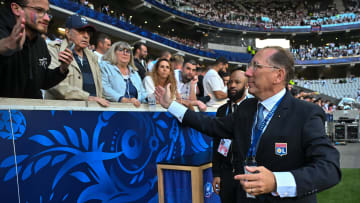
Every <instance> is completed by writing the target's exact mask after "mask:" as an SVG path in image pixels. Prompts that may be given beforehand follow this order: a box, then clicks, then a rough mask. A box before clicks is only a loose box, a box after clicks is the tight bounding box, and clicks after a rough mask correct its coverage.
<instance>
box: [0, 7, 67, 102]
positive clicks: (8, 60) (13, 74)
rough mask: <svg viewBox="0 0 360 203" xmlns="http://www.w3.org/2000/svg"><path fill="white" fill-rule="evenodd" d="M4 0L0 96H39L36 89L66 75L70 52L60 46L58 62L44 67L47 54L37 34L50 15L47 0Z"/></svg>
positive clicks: (43, 30) (44, 29) (0, 18)
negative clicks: (51, 66) (50, 67)
mask: <svg viewBox="0 0 360 203" xmlns="http://www.w3.org/2000/svg"><path fill="white" fill-rule="evenodd" d="M5 2H6V5H5V7H3V8H1V12H0V86H1V87H0V97H15V98H33V99H40V98H42V93H41V91H40V89H48V88H51V87H53V86H54V85H56V84H58V83H59V82H61V81H62V80H64V79H65V78H66V75H67V74H68V72H69V71H68V66H69V64H70V63H71V61H72V60H73V56H72V54H71V51H70V50H68V49H66V50H64V49H63V50H62V51H61V52H60V51H59V52H58V58H59V60H60V61H61V63H60V62H59V63H58V64H57V66H54V67H53V70H52V69H49V68H48V66H49V64H50V61H51V58H50V55H49V51H48V49H47V47H46V43H45V41H44V39H43V38H42V37H41V34H46V33H47V30H48V24H49V22H50V19H51V15H50V14H49V2H48V1H47V0H41V1H35V0H9V1H5ZM35 6H36V8H38V9H34V7H35ZM29 16H33V17H35V19H33V18H30V17H29Z"/></svg>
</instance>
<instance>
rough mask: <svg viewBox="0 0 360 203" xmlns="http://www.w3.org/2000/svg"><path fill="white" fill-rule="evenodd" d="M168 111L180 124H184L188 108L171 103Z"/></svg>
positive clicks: (174, 102)
mask: <svg viewBox="0 0 360 203" xmlns="http://www.w3.org/2000/svg"><path fill="white" fill-rule="evenodd" d="M168 111H169V113H170V114H171V115H173V116H175V118H177V119H178V120H179V121H180V122H182V120H183V118H184V115H185V112H186V111H187V108H186V107H185V106H183V105H182V104H179V103H178V102H176V101H173V102H171V104H170V106H169V108H168Z"/></svg>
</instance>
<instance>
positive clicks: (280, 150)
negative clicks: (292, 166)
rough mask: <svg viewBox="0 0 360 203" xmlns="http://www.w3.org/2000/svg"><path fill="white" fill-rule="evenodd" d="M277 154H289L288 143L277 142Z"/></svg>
mask: <svg viewBox="0 0 360 203" xmlns="http://www.w3.org/2000/svg"><path fill="white" fill-rule="evenodd" d="M275 154H276V155H278V156H285V155H287V143H275Z"/></svg>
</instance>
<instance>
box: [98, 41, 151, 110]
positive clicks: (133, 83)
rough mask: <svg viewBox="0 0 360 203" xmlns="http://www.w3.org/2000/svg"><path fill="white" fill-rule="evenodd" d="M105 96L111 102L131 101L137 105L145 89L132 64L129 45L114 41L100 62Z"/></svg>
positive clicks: (142, 100) (143, 99) (141, 100)
mask: <svg viewBox="0 0 360 203" xmlns="http://www.w3.org/2000/svg"><path fill="white" fill-rule="evenodd" d="M100 67H101V73H102V84H103V87H104V95H105V98H106V99H108V100H109V101H113V102H122V103H132V104H134V106H136V107H139V106H140V103H141V102H144V101H145V98H146V91H145V88H144V86H143V84H142V81H141V78H140V76H139V74H138V72H137V69H136V67H135V65H134V60H133V55H132V53H131V47H130V45H129V44H128V43H126V42H121V41H120V42H116V43H115V44H114V45H112V47H111V48H110V49H109V51H108V52H106V54H105V55H104V57H103V61H102V62H101V63H100Z"/></svg>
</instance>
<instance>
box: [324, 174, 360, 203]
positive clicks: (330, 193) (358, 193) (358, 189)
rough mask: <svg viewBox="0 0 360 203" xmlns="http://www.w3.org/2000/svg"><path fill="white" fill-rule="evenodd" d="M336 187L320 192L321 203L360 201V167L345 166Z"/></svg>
mask: <svg viewBox="0 0 360 203" xmlns="http://www.w3.org/2000/svg"><path fill="white" fill-rule="evenodd" d="M341 171H342V179H341V182H340V183H339V184H337V185H336V186H335V187H333V188H331V189H328V190H325V191H323V192H320V193H318V195H317V197H318V202H319V203H360V169H358V168H354V169H353V168H343V169H341Z"/></svg>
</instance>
